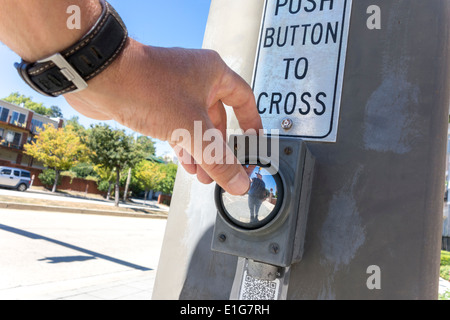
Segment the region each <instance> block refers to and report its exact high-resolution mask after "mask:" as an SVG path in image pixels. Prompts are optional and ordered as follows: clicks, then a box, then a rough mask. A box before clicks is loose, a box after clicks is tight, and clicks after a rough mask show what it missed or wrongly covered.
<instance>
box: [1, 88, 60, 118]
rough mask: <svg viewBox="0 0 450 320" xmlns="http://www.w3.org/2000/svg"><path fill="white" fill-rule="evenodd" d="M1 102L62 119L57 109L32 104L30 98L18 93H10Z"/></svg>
mask: <svg viewBox="0 0 450 320" xmlns="http://www.w3.org/2000/svg"><path fill="white" fill-rule="evenodd" d="M3 100H5V101H7V102H10V103H13V104H15V105H18V106H23V107H24V108H27V109H29V110H31V111H33V112H35V113H38V114H41V115H43V116H49V117H56V118H63V114H62V112H61V109H60V108H59V107H57V106H51V107H50V108H47V107H46V106H44V104H43V103H38V102H34V101H33V100H32V98H31V97H26V96H24V95H21V94H20V93H18V92H13V93H11V94H10V95H9V96H8V97H6V98H4V99H3Z"/></svg>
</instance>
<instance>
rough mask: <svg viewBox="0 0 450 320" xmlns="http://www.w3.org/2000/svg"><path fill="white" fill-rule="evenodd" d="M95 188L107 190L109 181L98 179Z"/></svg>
mask: <svg viewBox="0 0 450 320" xmlns="http://www.w3.org/2000/svg"><path fill="white" fill-rule="evenodd" d="M97 188H98V190H100V191H103V192H106V191H108V188H109V182H108V181H105V180H100V181H99V182H98V183H97Z"/></svg>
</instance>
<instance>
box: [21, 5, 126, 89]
mask: <svg viewBox="0 0 450 320" xmlns="http://www.w3.org/2000/svg"><path fill="white" fill-rule="evenodd" d="M100 2H101V5H102V14H101V16H100V18H99V19H98V21H97V22H96V23H95V25H94V26H93V27H92V28H91V30H90V31H89V32H88V33H87V34H86V35H85V36H84V37H83V38H82V39H81V40H80V41H79V42H77V43H76V44H74V45H73V46H71V47H70V48H68V49H66V50H64V51H62V52H60V53H56V54H54V55H52V56H50V57H48V58H45V59H41V60H39V61H37V62H27V61H23V60H22V61H21V63H15V65H14V66H15V67H16V69H17V71H18V72H19V74H20V76H21V77H22V79H23V80H24V81H25V82H26V83H27V84H28V85H29V86H31V87H32V88H33V89H34V90H36V91H37V92H39V93H41V94H43V95H46V96H50V97H57V96H59V95H62V94H65V93H69V92H76V91H80V90H83V89H85V88H86V87H87V86H88V85H87V83H86V82H87V81H88V80H90V79H92V78H93V77H95V76H96V75H98V74H99V73H100V72H102V71H103V70H105V69H106V68H107V67H108V66H109V65H110V64H111V63H112V62H113V61H114V60H115V59H116V58H117V56H118V55H119V54H120V52H121V51H122V50H123V48H124V47H125V43H126V41H127V39H128V32H127V29H126V27H125V24H124V23H123V21H122V19H121V18H120V16H119V15H118V14H117V12H116V11H115V10H114V8H113V7H112V6H111V5H110V4H109V3H107V2H106V1H104V0H100Z"/></svg>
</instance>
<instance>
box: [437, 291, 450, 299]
mask: <svg viewBox="0 0 450 320" xmlns="http://www.w3.org/2000/svg"><path fill="white" fill-rule="evenodd" d="M439 300H450V291H447V292H444V293H443V294H439Z"/></svg>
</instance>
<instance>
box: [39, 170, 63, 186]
mask: <svg viewBox="0 0 450 320" xmlns="http://www.w3.org/2000/svg"><path fill="white" fill-rule="evenodd" d="M55 178H56V172H55V170H53V169H46V170H44V171H42V173H41V174H39V180H41V182H42V184H43V185H44V186H46V187H47V188H50V187H51V186H53V184H54V183H55ZM57 185H61V176H60V177H59V179H58V183H57Z"/></svg>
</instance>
